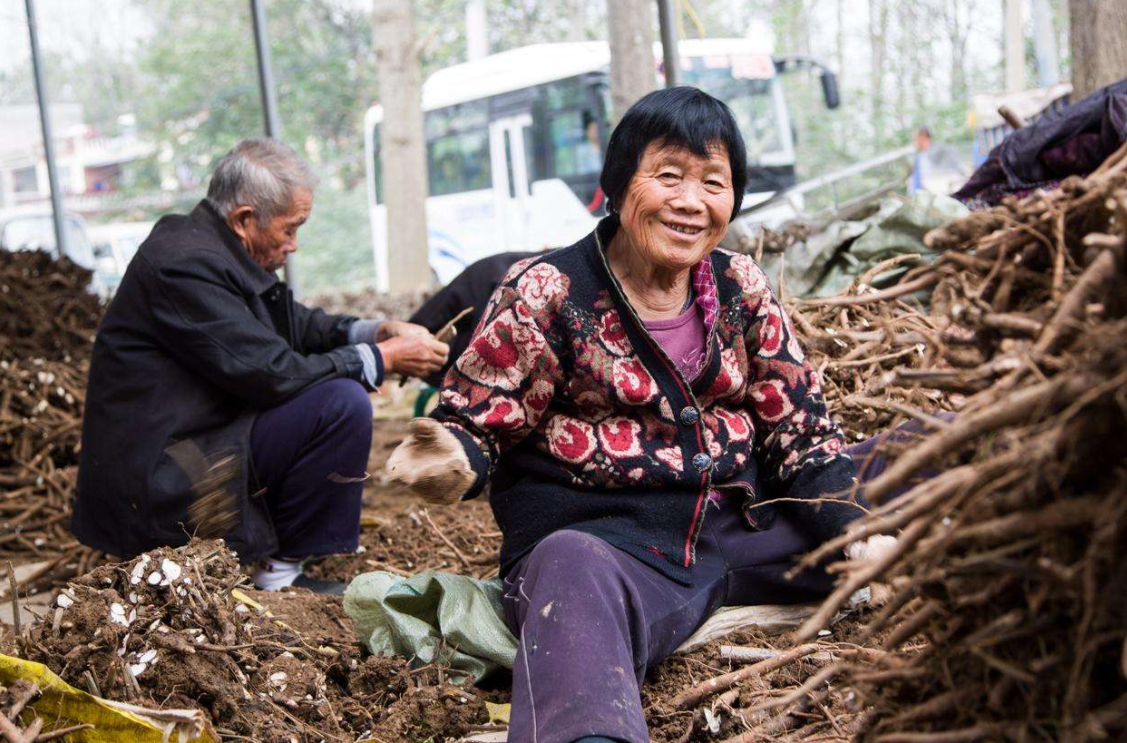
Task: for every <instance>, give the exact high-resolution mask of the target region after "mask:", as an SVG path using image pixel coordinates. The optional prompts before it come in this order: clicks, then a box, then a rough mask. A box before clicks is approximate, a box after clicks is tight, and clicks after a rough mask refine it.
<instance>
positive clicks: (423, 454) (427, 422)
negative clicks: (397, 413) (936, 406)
mask: <svg viewBox="0 0 1127 743" xmlns="http://www.w3.org/2000/svg"><path fill="white" fill-rule="evenodd" d="M387 473H388V475H389V476H390V477H391V479H392V480H393V481H394V482H397V483H399V484H401V485H404V486H406V487H407V488H409V489H410V490H411V492H413V493H414V494H415V495H417V496H419V497H420V498H422V499H423V500H425V501H426V502H428V503H436V504H441V505H449V504H451V503H457V502H458V501H460V500H461V499H462V497H463V496H464V495H465V494H466V492H467V491H469V489H470V487H471V486H472V485H473V483H474V480H475V479H476V477H475V475H474V472H473V470H472V469H470V461H469V459H468V458H467V457H466V452H465V450H464V449H462V445H461V444H460V443H458V439H457V438H455V436H454V434H452V433H450V432H449V431H447V430H446V428H445V427H444V426H443V425H442V424H441V423H439V422H438V421H436V420H434V419H433V418H415V419H414V420H413V421H411V434H410V435H409V436H408V437H407V438H406V439H405V440H404V441H403V443H402V444H400V445H399V446H398V447H396V449H395V451H393V452H392V453H391V457H390V458H389V459H388V460H387Z"/></svg>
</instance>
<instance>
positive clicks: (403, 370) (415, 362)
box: [376, 323, 450, 377]
mask: <svg viewBox="0 0 1127 743" xmlns="http://www.w3.org/2000/svg"><path fill="white" fill-rule="evenodd" d="M403 324H404V325H410V323H403ZM381 327H382V326H381ZM412 327H420V326H417V325H416V326H412ZM376 348H378V349H380V355H382V356H383V363H384V373H385V374H403V375H404V376H408V377H425V376H427V375H429V374H433V373H434V372H436V371H438V370H439V369H441V368H442V366H443V365H444V364H445V363H446V358H447V356H448V355H449V353H450V346H448V345H446V344H445V343H443V342H442V341H439V340H435V338H434V337H433V336H432V335H431V334H430V333H429V332H428V331H427V330H426V329H425V328H423V333H422V334H408V335H396V336H393V337H391V338H388V339H387V340H386V341H381V342H380V343H377V344H376Z"/></svg>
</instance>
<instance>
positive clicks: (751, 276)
mask: <svg viewBox="0 0 1127 743" xmlns="http://www.w3.org/2000/svg"><path fill="white" fill-rule="evenodd" d="M725 273H726V274H727V275H728V277H729V278H733V279H735V280H736V281H738V282H739V283H740V287H741V288H742V289H743V293H744V294H745V295H750V296H751V297H754V298H756V299H758V298H760V297H761V296H762V295H763V294H765V293H766V292H767V275H766V274H764V273H763V269H762V268H760V267H759V265H758V264H757V263H756V262H755V261H754V260H753V259H752V258H751V256H747V255H733V256H732V263H731V265H730V266H729V267H728V270H727V271H726V272H725Z"/></svg>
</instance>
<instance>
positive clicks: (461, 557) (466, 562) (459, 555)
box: [423, 508, 473, 570]
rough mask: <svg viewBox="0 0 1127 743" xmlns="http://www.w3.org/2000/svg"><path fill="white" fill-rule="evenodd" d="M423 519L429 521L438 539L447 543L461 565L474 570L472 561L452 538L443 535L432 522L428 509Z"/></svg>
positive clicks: (425, 510)
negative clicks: (455, 544)
mask: <svg viewBox="0 0 1127 743" xmlns="http://www.w3.org/2000/svg"><path fill="white" fill-rule="evenodd" d="M423 518H425V519H426V520H427V523H428V524H430V528H432V529H434V533H435V534H437V535H438V538H439V539H441V540H442V541H443V542H445V543H446V546H447V547H449V548H450V549H451V550H453V552H454V556H455V557H457V558H458V559H459V560H460V561H461V563H462V564H463V565H465V566H466V570H473V565H471V564H470V561H469V560H467V559H466V556H465V555H463V554H462V551H461V550H459V549H458V548H457V547H455V546H454V543H453V542H451V541H450V538H449V537H447V536H446V535H445V534H443V533H442V529H439V528H438V525H437V524H435V523H434V521H433V520H431V517H430V514H429V513H427V509H425V508H424V509H423Z"/></svg>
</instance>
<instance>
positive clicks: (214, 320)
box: [71, 202, 363, 560]
mask: <svg viewBox="0 0 1127 743" xmlns="http://www.w3.org/2000/svg"><path fill="white" fill-rule="evenodd" d="M355 319H356V318H353V317H348V316H344V315H327V314H325V313H324V312H322V311H321V310H316V309H309V308H307V307H305V306H303V305H301V304H298V303H297V302H295V301H293V294H292V292H290V290H289V289H288V288H287V287H286V285H285V284H283V283H281V282H279V281H278V280H277V278H276V277H275V276H274V275H273V274H271V273H268V272H266V271H264V270H263V269H262V268H260V267H259V266H258V265H257V264H256V263H254V261H253V260H251V258H250V256H249V255H248V254H247V252H246V250H245V248H244V247H243V245H242V243H241V242H240V241H239V239H238V237H236V236H235V234H234V233H233V232H231V230H230V229H229V228H228V227H227V225H226V223H225V222H224V221H223V219H222V218H221V217H220V216H219V215H218V213H216V212H215V210H214V209H212V207H211V206H210V205H209V204H207V203H206V202H201V203H200V204H199V205H198V206H196V208H195V209H193V210H192V212H191V213H190V214H188V215H187V216H183V215H174V216H168V217H165V218H163V219H161V220H160V221H159V222H158V223H157V225H156V227H154V228H153V232H152V234H150V235H149V237H148V238H147V239H146V240H145V242H144V243H143V244H142V245H141V248H140V250H139V251H138V253H137V255H136V256H135V257H134V259H133V261H132V262H131V263H130V265H129V268H128V270H127V271H126V272H125V276H124V278H123V279H122V282H121V286H120V287H119V288H118V292H117V295H116V296H115V297H114V299H113V302H111V303H110V306H109V308H108V309H107V311H106V315H105V317H104V318H103V320H102V324H101V326H100V327H99V329H98V336H97V340H96V341H95V343H94V354H93V358H92V360H91V365H90V380H89V385H88V387H87V396H86V412H85V417H84V420H83V427H82V452H81V462H80V465H79V473H78V490H77V496H76V498H75V502H74V516H73V520H72V524H71V529H72V531H73V532H74V534H75V536H77V537H78V538H79V539H80V540H81V541H82V542H84V543H85V544H88V545H90V546H92V547H94V548H96V549H99V550H102V551H104V552H108V553H110V554H114V555H119V556H123V557H129V556H132V555H135V554H137V553H140V552H143V551H145V550H149V549H152V548H154V547H157V546H160V545H164V544H172V545H178V544H183V543H184V542H186V541H187V539H188V530H189V529H190V527H189V522H188V506H189V504H190V503H191V502H192V493H191V481H190V479H189V475H188V474H187V473H186V472H185V471H184V470H183V469H182V468H181V466H180V465H179V464H177V462H176V461H174V460H173V458H172V457H171V456H170V455H169V454H168V451H167V450H168V448H169V447H170V446H172V445H174V444H176V443H178V442H181V441H184V440H190V441H191V442H192V443H193V444H195V445H196V446H197V447H198V449H199V450H200V451H201V452H202V453H203V454H204V455H205V456H207V457H212V458H217V457H220V456H230V455H234V457H235V461H236V467H237V473H236V476H235V479H234V484H233V488H232V492H233V493H234V494H235V496H236V499H237V510H238V516H239V520H238V525H237V526H235V527H234V528H233V529H232V531H231V532H230V533H229V534H227V536H226V538H227V540H228V543H229V544H230V546H231V547H232V548H233V549H236V550H238V552H239V554H240V557H241V558H244V559H248V560H249V559H255V558H258V557H261V556H265V555H269V554H271V553H272V552H273V551H274V550H276V549H277V539H276V536H275V534H274V528H273V525H272V524H271V521H270V515H269V513H268V512H267V510H266V508H265V505H264V504H263V503H262V499H261V498H251V497H249V495H248V493H249V492H251V486H252V484H253V481H252V472H251V467H250V461H249V460H250V449H249V447H250V429H251V425H252V424H253V423H254V418H255V416H256V415H257V412H258V411H259V410H262V409H265V408H269V407H273V406H276V405H278V404H280V403H282V402H284V401H285V400H287V399H288V398H290V397H292V396H293V395H295V394H297V393H298V392H301V391H302V390H304V389H305V388H307V387H309V386H310V385H312V384H315V383H317V382H320V381H323V380H327V379H333V378H336V377H345V378H350V379H356V380H360V379H361V376H362V371H363V362H362V361H361V359H360V355H359V353H357V351H356V349H355V348H353V347H351V346H347V345H345V344H347V342H348V327H349V326H350V325H351V324H352V322H354V321H355Z"/></svg>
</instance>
